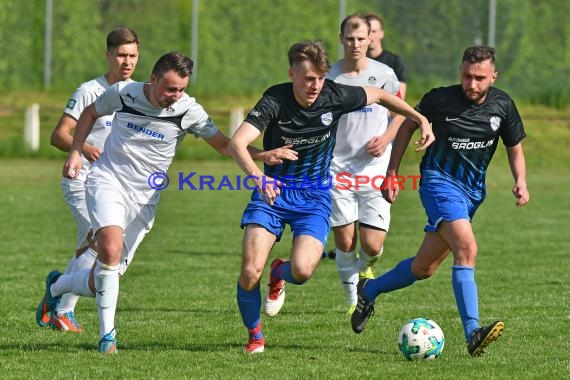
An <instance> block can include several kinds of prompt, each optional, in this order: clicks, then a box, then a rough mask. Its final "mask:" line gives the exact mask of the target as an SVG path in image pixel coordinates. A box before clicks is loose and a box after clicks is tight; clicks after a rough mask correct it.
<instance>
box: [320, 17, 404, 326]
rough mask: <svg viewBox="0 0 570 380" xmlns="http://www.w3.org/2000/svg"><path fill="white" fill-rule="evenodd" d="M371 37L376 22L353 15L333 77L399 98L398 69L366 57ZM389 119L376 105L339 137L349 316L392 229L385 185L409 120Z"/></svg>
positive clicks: (340, 255) (342, 269)
mask: <svg viewBox="0 0 570 380" xmlns="http://www.w3.org/2000/svg"><path fill="white" fill-rule="evenodd" d="M369 35H370V24H369V22H368V21H367V20H366V18H365V17H364V15H359V14H354V15H350V16H348V17H346V18H345V19H344V20H343V21H342V23H341V25H340V36H339V37H340V42H341V43H342V45H343V47H344V58H343V59H341V60H339V61H338V62H336V63H334V64H333V65H332V66H331V70H330V71H329V73H328V74H327V78H329V79H332V80H334V81H335V82H337V83H342V84H349V85H353V86H376V87H379V88H382V89H384V90H386V91H388V92H389V93H391V94H395V95H398V94H399V93H398V86H399V82H398V78H397V77H396V75H395V73H394V71H393V70H392V69H391V68H390V67H388V66H386V65H384V64H383V63H380V62H377V61H375V60H373V59H371V58H367V57H366V52H367V50H368V46H369V45H370V36H369ZM388 115H389V111H388V110H387V109H386V108H385V107H383V106H381V105H379V104H370V105H368V106H365V107H364V108H361V109H359V110H356V111H353V112H351V113H348V114H346V115H344V116H343V117H342V118H341V119H340V122H339V128H338V130H337V133H336V146H335V149H334V157H333V159H332V162H331V176H332V178H333V186H332V188H331V193H332V205H333V207H332V214H331V226H332V230H333V234H334V240H335V246H336V248H335V261H336V266H337V270H338V273H339V276H340V280H341V282H342V285H343V288H344V290H345V296H346V303H347V305H348V314H349V315H351V314H352V312H353V311H354V308H355V307H356V302H357V295H356V284H357V283H358V280H359V277H360V278H374V274H373V272H372V269H371V267H372V265H373V264H374V263H375V262H376V261H377V260H378V258H379V257H380V255H381V254H382V251H383V244H384V239H385V238H386V234H387V232H388V228H389V226H390V203H388V202H387V201H386V200H384V198H383V197H382V193H381V191H380V189H379V187H380V185H381V184H382V180H383V177H381V176H384V175H385V174H386V168H387V166H388V162H389V160H390V151H391V142H392V140H393V139H394V137H395V136H396V133H397V131H398V127H399V126H400V124H401V123H402V122H403V120H404V117H403V116H400V115H396V114H394V115H390V116H394V117H393V118H392V117H391V118H390V120H391V122H390V125H388ZM358 236H360V249H359V252H358V254H357V253H356V246H357V240H358V238H357V237H358Z"/></svg>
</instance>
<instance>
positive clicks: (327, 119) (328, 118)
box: [321, 112, 333, 126]
mask: <svg viewBox="0 0 570 380" xmlns="http://www.w3.org/2000/svg"><path fill="white" fill-rule="evenodd" d="M332 121H333V115H332V112H327V113H324V114H322V115H321V122H322V123H323V125H325V126H329V125H330V124H331V123H332Z"/></svg>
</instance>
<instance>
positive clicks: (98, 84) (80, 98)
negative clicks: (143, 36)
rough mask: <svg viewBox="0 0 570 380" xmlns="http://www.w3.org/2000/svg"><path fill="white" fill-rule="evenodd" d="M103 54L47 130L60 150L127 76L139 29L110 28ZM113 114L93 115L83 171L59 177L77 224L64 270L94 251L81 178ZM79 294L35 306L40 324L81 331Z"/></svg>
mask: <svg viewBox="0 0 570 380" xmlns="http://www.w3.org/2000/svg"><path fill="white" fill-rule="evenodd" d="M106 57H107V64H108V67H109V71H108V72H107V73H106V74H104V75H101V76H100V77H97V78H95V79H92V80H90V81H88V82H85V83H83V84H81V85H80V86H79V88H77V89H76V90H75V92H74V93H73V94H72V95H71V98H69V100H68V101H67V105H66V106H65V108H64V110H63V114H62V115H61V118H60V119H59V122H58V123H57V126H56V127H55V128H54V130H53V132H52V134H51V144H52V145H53V146H55V147H56V148H58V149H60V150H62V151H64V152H69V149H70V148H71V143H72V141H73V130H74V129H75V127H76V125H77V119H79V116H80V115H81V112H83V110H84V109H85V108H86V107H87V106H88V105H90V104H91V103H93V102H94V101H95V100H96V99H97V97H98V96H99V95H101V94H102V93H103V92H105V90H107V89H108V88H109V87H110V86H111V85H113V84H115V83H117V82H119V81H129V80H130V77H131V75H133V73H134V71H135V68H136V66H137V62H138V58H139V39H138V36H137V34H136V33H135V32H134V31H133V30H131V29H129V28H125V27H118V28H115V29H113V30H112V31H111V32H110V33H109V34H108V35H107V51H106ZM112 120H113V115H104V116H102V117H100V118H99V119H97V120H96V121H95V124H94V125H93V129H92V130H91V133H90V134H89V136H87V139H86V140H85V143H84V144H83V150H82V161H83V164H82V167H81V171H80V172H79V174H78V176H77V178H74V179H68V178H63V179H62V182H61V188H62V190H63V197H64V200H65V202H66V203H67V205H68V206H69V208H70V209H71V213H72V215H73V218H74V219H75V224H76V225H77V240H76V243H75V252H74V253H73V256H72V257H71V260H70V261H69V264H68V265H67V269H66V270H65V272H64V273H65V274H69V273H74V272H76V271H78V270H81V269H90V268H91V267H92V266H93V264H94V263H95V258H96V257H97V252H96V247H95V244H94V240H93V239H92V236H93V232H92V230H91V222H90V220H89V213H88V212H87V205H86V204H85V178H86V177H87V172H88V171H89V169H90V167H91V162H93V161H95V160H97V159H98V158H99V155H100V154H101V151H102V150H103V144H104V142H105V139H106V138H107V135H108V134H109V132H110V131H111V124H112ZM78 299H79V297H78V296H76V295H75V294H73V293H69V294H65V295H64V296H62V297H61V300H60V302H59V303H58V305H57V308H56V310H55V313H53V315H51V314H52V313H47V312H46V311H45V310H43V308H42V309H38V315H37V316H36V321H37V323H38V325H40V326H42V327H48V326H50V327H52V328H55V329H58V330H64V331H71V332H82V331H83V329H82V327H81V325H80V324H79V323H77V321H76V320H75V314H74V310H75V305H76V304H77V301H78Z"/></svg>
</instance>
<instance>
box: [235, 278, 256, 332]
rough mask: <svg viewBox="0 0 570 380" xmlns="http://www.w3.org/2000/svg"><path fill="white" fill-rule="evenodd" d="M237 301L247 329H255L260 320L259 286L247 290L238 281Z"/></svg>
mask: <svg viewBox="0 0 570 380" xmlns="http://www.w3.org/2000/svg"><path fill="white" fill-rule="evenodd" d="M237 303H238V307H239V312H240V314H241V319H242V321H243V324H244V325H245V327H247V329H248V330H251V329H255V328H256V327H257V326H258V325H259V324H260V320H261V290H259V286H258V287H257V288H254V289H252V290H250V291H249V292H248V291H247V290H245V289H243V288H242V287H241V286H240V285H239V282H238V284H237Z"/></svg>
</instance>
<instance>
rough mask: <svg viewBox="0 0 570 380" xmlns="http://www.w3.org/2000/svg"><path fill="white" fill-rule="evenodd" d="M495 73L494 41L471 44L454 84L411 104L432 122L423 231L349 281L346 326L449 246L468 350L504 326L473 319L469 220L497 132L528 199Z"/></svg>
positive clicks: (514, 119)
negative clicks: (353, 299) (419, 238)
mask: <svg viewBox="0 0 570 380" xmlns="http://www.w3.org/2000/svg"><path fill="white" fill-rule="evenodd" d="M496 78H497V72H496V71H495V49H493V48H492V47H486V46H474V47H470V48H468V49H466V50H465V52H464V54H463V59H462V64H461V69H460V79H461V81H460V82H461V83H460V84H459V85H454V86H449V87H443V88H436V89H433V90H431V91H430V92H428V93H427V94H426V95H424V97H423V98H422V99H421V101H420V102H419V104H418V105H417V106H416V110H418V111H420V112H422V113H423V114H424V115H426V117H427V118H428V120H429V121H430V122H431V123H432V127H433V132H434V134H435V137H436V140H435V142H434V143H433V144H432V145H431V146H430V147H429V148H428V149H427V150H426V152H425V154H424V157H423V160H422V162H421V165H420V170H421V176H422V177H421V182H420V191H419V193H420V198H421V201H422V204H423V206H424V208H425V211H426V214H427V224H426V226H425V228H424V230H425V232H426V234H425V237H424V240H423V242H422V244H421V245H420V248H419V250H418V252H417V254H416V256H415V257H409V258H407V259H405V260H403V261H401V262H400V263H398V264H397V265H396V266H395V267H394V268H393V269H391V270H390V271H388V272H386V273H385V274H383V275H382V276H380V277H378V278H376V279H372V280H368V279H363V280H361V281H359V283H358V285H357V294H358V303H357V306H356V310H355V311H354V313H353V314H352V318H351V319H352V329H353V330H354V332H356V333H361V332H362V331H363V330H364V328H365V327H366V324H367V321H368V319H369V317H370V316H371V315H372V314H373V312H374V303H375V300H376V298H377V297H378V296H379V295H380V294H384V293H388V292H391V291H394V290H397V289H401V288H404V287H407V286H410V285H412V284H413V283H414V282H415V281H417V280H423V279H426V278H429V277H430V276H432V275H433V273H434V272H435V270H436V269H437V268H438V267H439V265H440V264H441V263H442V262H443V260H445V258H446V257H447V255H448V254H449V253H450V252H452V253H453V266H452V267H451V281H452V287H453V291H454V294H455V299H456V302H457V308H458V310H459V316H460V317H461V322H462V324H463V329H464V333H465V340H466V342H467V349H468V352H469V354H470V355H472V356H479V355H481V354H482V353H483V350H484V349H485V347H487V345H488V344H489V343H491V342H493V341H495V340H496V339H497V338H498V337H499V336H500V334H501V333H502V331H503V329H504V323H503V321H495V322H493V323H491V324H490V325H487V326H482V327H481V326H480V325H479V311H478V298H477V284H476V283H475V276H474V272H475V261H476V258H477V242H476V240H475V235H474V234H473V229H472V226H471V220H472V219H473V216H474V214H475V211H476V210H477V208H478V207H479V205H481V203H482V202H483V200H484V199H485V174H486V171H487V167H488V165H489V162H490V161H491V158H492V156H493V154H494V153H495V149H496V148H497V145H498V140H499V137H500V138H501V140H502V141H503V144H504V145H505V146H506V150H507V155H508V159H509V165H510V167H511V172H512V174H513V177H514V182H515V184H514V186H513V188H512V192H513V194H514V196H515V197H516V205H517V207H521V206H524V205H525V204H526V203H527V202H528V201H529V192H528V190H527V186H526V165H525V158H524V153H523V148H522V145H521V141H522V140H523V138H524V137H525V136H526V135H525V132H524V128H523V124H522V121H521V118H520V116H519V113H518V111H517V108H516V106H515V104H514V102H513V100H512V99H511V98H510V97H509V96H508V95H507V94H506V93H505V92H503V91H501V90H499V89H497V88H495V87H492V84H493V83H494V81H495V80H496ZM416 128H417V125H416V123H415V122H414V121H413V120H409V119H408V120H406V121H405V122H404V124H402V126H401V127H400V130H399V131H398V134H397V136H396V139H395V141H394V145H393V148H392V155H391V158H390V163H389V165H388V172H387V175H386V176H387V177H390V176H396V175H397V174H398V168H399V166H400V162H401V160H402V156H403V154H404V151H405V149H406V146H407V144H408V142H409V141H410V137H411V135H412V133H413V131H414V130H415V129H416ZM390 185H391V186H389V187H388V190H387V191H386V192H385V197H386V198H387V199H388V200H389V201H390V202H394V201H395V200H396V197H397V196H398V191H399V188H398V185H397V183H396V182H395V181H391V183H390Z"/></svg>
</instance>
